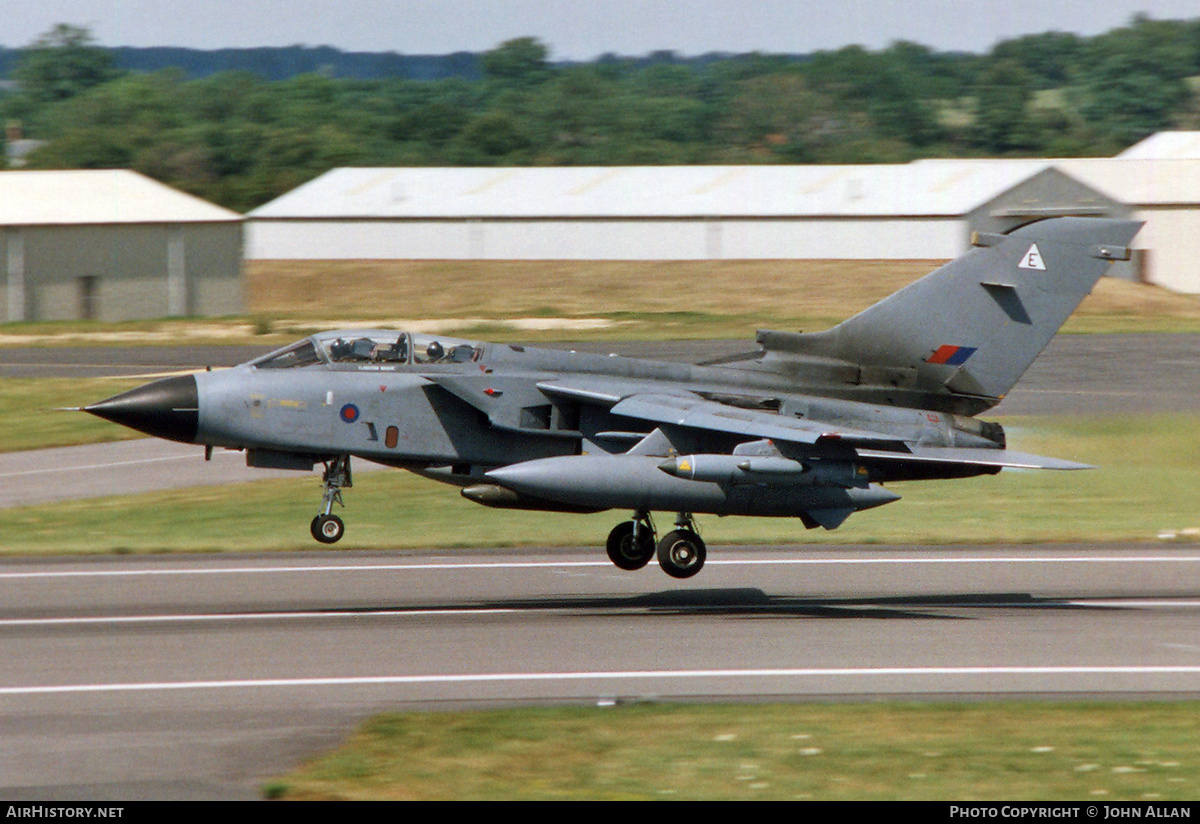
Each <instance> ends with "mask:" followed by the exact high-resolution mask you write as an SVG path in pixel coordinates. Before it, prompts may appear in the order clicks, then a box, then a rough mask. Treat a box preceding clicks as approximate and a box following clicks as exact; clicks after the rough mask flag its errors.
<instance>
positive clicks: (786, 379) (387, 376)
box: [86, 218, 1141, 578]
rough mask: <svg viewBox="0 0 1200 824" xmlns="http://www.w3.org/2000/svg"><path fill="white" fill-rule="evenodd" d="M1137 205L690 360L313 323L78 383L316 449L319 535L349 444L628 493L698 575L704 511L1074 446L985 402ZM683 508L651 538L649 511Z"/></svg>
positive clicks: (680, 570)
mask: <svg viewBox="0 0 1200 824" xmlns="http://www.w3.org/2000/svg"><path fill="white" fill-rule="evenodd" d="M1140 227H1141V224H1140V223H1137V222H1133V221H1125V220H1109V219H1099V218H1052V219H1048V220H1042V221H1038V222H1035V223H1031V224H1027V225H1025V226H1023V227H1021V228H1018V229H1016V230H1014V231H1012V232H1010V233H1008V234H1004V235H980V234H977V235H975V236H974V237H973V238H972V243H973V245H974V246H975V247H976V248H973V249H971V250H970V251H969V252H968V253H967V254H966V255H964V256H963V257H961V258H958V259H957V260H954V261H951V262H950V263H948V264H946V265H945V266H942V267H941V268H939V269H937V270H935V271H934V272H932V273H931V274H929V275H927V276H926V277H924V278H922V279H921V280H919V281H917V282H915V283H913V284H912V285H910V286H908V287H907V288H905V289H902V290H901V291H899V292H897V293H896V294H894V295H892V296H890V297H888V298H886V299H885V300H883V301H881V302H880V303H878V304H876V305H874V306H872V307H870V308H869V309H866V310H865V311H863V312H861V313H860V314H858V315H855V316H854V317H852V318H850V319H849V320H846V321H844V322H843V323H841V324H839V325H838V326H836V327H834V328H833V329H830V330H828V331H824V332H816V333H808V334H801V333H793V332H775V331H760V332H759V333H758V337H757V341H758V344H759V346H760V349H759V350H758V351H756V352H753V353H751V354H747V355H744V356H740V357H734V358H726V359H723V360H721V361H718V362H711V363H706V364H698V365H689V364H678V363H662V362H655V361H648V360H640V359H633V358H622V357H615V356H609V357H604V356H600V355H590V354H580V353H576V352H566V351H557V350H548V349H538V348H534V347H527V346H517V345H513V344H486V343H477V342H474V341H466V340H451V339H448V338H445V337H440V336H431V335H421V334H409V333H407V332H399V331H391V330H382V329H380V330H367V331H363V330H343V331H335V332H326V333H322V334H317V335H313V336H312V337H310V338H306V339H304V340H301V341H299V342H297V343H295V344H293V345H291V346H288V347H286V348H284V349H280V350H278V351H276V352H273V353H271V354H268V355H265V356H264V357H261V358H258V359H257V360H253V361H250V362H248V363H244V364H242V365H240V366H236V367H234V368H232V369H228V370H222V371H215V372H201V373H198V374H195V375H188V376H181V377H171V378H166V379H163V380H158V381H156V382H154V383H150V384H147V385H145V386H142V387H140V388H138V389H134V390H132V391H129V392H125V393H123V394H120V395H117V396H115V397H113V398H110V399H108V400H105V401H101V402H99V403H96V404H93V405H91V406H88V407H86V411H88V412H91V413H92V414H94V415H98V416H100V417H102V418H106V419H108V420H111V421H115V422H117V423H120V424H123V425H125V426H129V427H132V428H134V429H137V430H140V431H142V432H146V433H149V434H151V435H156V436H158V437H162V438H168V439H171V440H174V441H181V442H183V443H195V444H200V445H203V446H204V447H205V450H206V456H211V452H212V449H213V448H214V447H224V448H229V449H240V450H245V451H246V462H247V464H248V465H250V466H254V467H269V468H275V469H295V470H305V471H311V470H312V469H313V468H314V467H315V466H316V464H318V463H321V464H324V476H323V481H324V497H323V500H322V504H321V507H320V511H319V513H318V514H317V516H316V517H315V518H313V521H312V524H311V531H312V534H313V537H315V538H316V539H317V540H318V541H321V542H324V543H333V542H335V541H337V540H338V539H340V538H341V537H342V534H343V531H344V526H343V523H342V521H341V519H340V518H338V516H337V515H334V514H333V512H332V508H333V504H334V503H335V502H336V503H338V504H339V505H340V504H341V503H342V490H343V489H346V488H349V487H350V486H351V473H350V458H351V456H356V457H359V458H364V459H366V460H370V461H375V462H378V463H381V464H386V465H388V466H393V467H400V468H403V469H408V470H411V471H412V472H416V473H418V474H420V475H423V476H425V477H428V478H432V479H434V480H438V481H444V482H446V483H450V484H454V485H456V486H459V487H461V491H462V495H463V496H464V497H466V498H467V499H469V500H471V501H475V502H477V503H480V504H483V505H485V506H491V507H502V508H514V509H530V510H543V511H557V512H599V511H602V510H607V509H623V510H627V511H631V512H632V513H633V514H632V517H631V518H630V519H628V520H625V521H622V522H620V523H618V524H617V525H616V527H614V528H613V530H612V532H611V533H610V534H609V536H608V544H607V548H608V556H609V558H610V559H611V560H612V562H613V563H614V564H616V565H617V566H618V567H620V568H621V569H627V570H634V569H639V568H641V567H643V566H645V565H646V564H647V563H649V561H650V559H651V558H653V557H655V556H657V559H658V563H659V565H660V566H661V567H662V568H663V570H665V571H666V572H667V574H668V575H671V576H674V577H676V578H687V577H690V576H692V575H694V574H696V573H697V572H698V571H699V570H700V568H701V567H702V566H703V565H704V560H705V555H706V548H705V544H704V541H703V540H701V538H700V536H699V534H698V530H697V528H696V524H695V521H694V520H693V514H694V513H713V514H717V515H762V516H787V517H795V518H799V520H800V521H801V523H803V524H804V526H805V527H808V528H810V529H811V528H814V527H817V526H821V527H824V528H826V529H835V528H836V527H838V526H839V525H841V524H842V522H843V521H845V520H846V519H847V518H848V517H849V516H850V515H852V514H853V513H855V512H857V511H859V510H863V509H870V508H872V507H877V506H882V505H883V504H887V503H891V502H892V501H896V500H898V499H899V496H898V495H896V494H895V493H893V492H892V491H891V490H890V489H887V488H885V487H884V486H883V485H884V484H886V483H889V482H894V481H906V480H916V479H921V480H928V479H952V478H965V477H969V476H974V475H984V474H995V473H997V472H999V471H1000V470H1001V469H1002V468H1004V467H1029V468H1043V469H1083V468H1086V467H1085V466H1084V465H1083V464H1077V463H1072V462H1069V461H1062V460H1056V459H1054V458H1044V457H1038V456H1035V455H1026V454H1021V453H1017V452H1011V451H1008V450H1007V449H1006V448H1005V435H1004V430H1003V429H1002V428H1001V426H1000V425H999V424H996V423H989V422H985V421H980V420H977V419H976V418H975V417H974V416H975V415H977V414H979V413H980V412H983V411H985V410H987V409H990V408H991V407H993V406H995V405H996V404H997V403H999V402H1000V400H1001V399H1002V398H1003V397H1004V395H1005V393H1007V392H1008V391H1009V389H1011V388H1012V386H1013V385H1014V384H1015V383H1016V382H1017V380H1018V379H1019V378H1020V376H1021V375H1022V374H1023V373H1024V372H1025V370H1026V369H1027V368H1028V366H1029V365H1030V363H1032V362H1033V360H1034V358H1035V357H1037V355H1038V353H1039V352H1041V351H1042V349H1043V348H1044V347H1045V346H1046V344H1047V343H1048V342H1049V341H1050V339H1051V338H1052V337H1053V336H1054V334H1055V333H1056V332H1057V331H1058V329H1059V327H1060V326H1061V325H1062V324H1063V322H1064V321H1065V320H1066V319H1067V317H1068V316H1069V315H1070V314H1071V312H1072V311H1074V310H1075V307H1076V306H1077V305H1078V304H1079V302H1080V301H1081V300H1082V299H1083V298H1084V296H1085V295H1087V294H1088V292H1090V291H1091V289H1092V287H1093V286H1094V285H1095V283H1096V281H1097V279H1098V278H1099V277H1100V276H1101V275H1103V274H1104V272H1105V271H1106V270H1107V269H1108V267H1109V264H1110V262H1111V261H1114V260H1126V259H1128V258H1129V249H1128V245H1129V243H1130V242H1131V241H1132V239H1133V236H1134V235H1135V234H1136V233H1137V231H1138V229H1139V228H1140ZM655 511H667V512H675V513H678V514H677V517H676V519H675V524H674V528H673V529H671V530H670V531H668V532H667V533H666V534H665V535H664V536H663V537H662V538H661V539H657V536H656V530H655V526H654V523H653V521H652V519H651V512H655Z"/></svg>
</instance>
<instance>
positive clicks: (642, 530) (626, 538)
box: [608, 512, 654, 570]
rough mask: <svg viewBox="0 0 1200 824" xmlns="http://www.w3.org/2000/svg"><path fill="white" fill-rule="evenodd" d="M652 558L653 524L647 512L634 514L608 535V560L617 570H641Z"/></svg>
mask: <svg viewBox="0 0 1200 824" xmlns="http://www.w3.org/2000/svg"><path fill="white" fill-rule="evenodd" d="M653 557H654V522H653V521H651V520H650V513H649V512H637V513H634V516H633V519H632V520H629V521H622V522H621V523H619V524H617V525H616V526H615V527H613V531H612V532H610V533H608V559H609V560H610V561H612V562H613V563H614V564H616V565H617V568H618V569H625V570H635V569H641V568H642V567H644V566H645V565H646V564H648V563H650V559H651V558H653Z"/></svg>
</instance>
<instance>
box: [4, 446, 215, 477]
mask: <svg viewBox="0 0 1200 824" xmlns="http://www.w3.org/2000/svg"><path fill="white" fill-rule="evenodd" d="M218 454H219V455H220V456H221V457H226V456H225V454H224V453H218ZM202 460H204V455H203V453H200V452H197V453H196V454H194V455H167V456H164V457H161V458H138V459H137V460H134V461H112V462H110V463H102V464H88V465H86V466H56V467H52V468H49V469H26V470H24V471H21V472H2V473H0V478H19V477H21V476H23V475H46V474H49V473H52V472H82V471H84V470H87V469H111V468H113V467H115V466H137V465H139V464H149V463H161V462H162V461H202Z"/></svg>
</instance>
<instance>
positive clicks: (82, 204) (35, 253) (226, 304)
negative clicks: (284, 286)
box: [0, 170, 243, 321]
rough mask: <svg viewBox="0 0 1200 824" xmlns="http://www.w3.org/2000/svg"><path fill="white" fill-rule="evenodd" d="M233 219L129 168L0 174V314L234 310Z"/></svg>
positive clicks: (237, 229) (238, 281) (237, 282)
mask: <svg viewBox="0 0 1200 824" xmlns="http://www.w3.org/2000/svg"><path fill="white" fill-rule="evenodd" d="M242 220H243V219H242V216H241V215H239V214H238V213H236V212H231V211H229V210H228V209H222V208H220V207H219V206H214V205H213V204H211V203H208V202H207V201H204V200H201V199H199V198H196V197H193V196H191V195H189V194H185V193H183V192H180V191H178V190H176V189H172V188H171V187H169V186H165V185H163V184H161V183H158V182H156V181H154V180H151V179H150V178H148V177H144V176H142V175H140V174H137V173H136V172H131V171H125V170H111V171H45V172H43V171H16V172H0V307H3V311H4V315H3V316H2V319H3V320H6V321H21V320H80V319H82V320H87V319H94V320H102V321H120V320H132V319H140V318H159V317H166V316H170V315H179V316H183V315H228V314H236V313H238V312H240V311H241V310H242Z"/></svg>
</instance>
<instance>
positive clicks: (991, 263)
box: [759, 217, 1142, 406]
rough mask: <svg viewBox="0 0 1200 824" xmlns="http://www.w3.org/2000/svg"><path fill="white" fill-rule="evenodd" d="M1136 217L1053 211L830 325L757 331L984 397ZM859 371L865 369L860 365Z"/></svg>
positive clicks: (931, 388) (1058, 315) (1116, 255)
mask: <svg viewBox="0 0 1200 824" xmlns="http://www.w3.org/2000/svg"><path fill="white" fill-rule="evenodd" d="M1141 226H1142V224H1141V223H1139V222H1137V221H1130V220H1109V219H1102V218H1073V217H1060V218H1051V219H1048V220H1042V221H1038V222H1036V223H1031V224H1028V225H1026V226H1022V227H1021V228H1019V229H1016V230H1014V231H1013V232H1011V233H1010V234H1007V235H981V236H977V237H976V239H975V241H974V243H975V245H976V246H978V247H982V248H975V249H972V250H971V251H969V252H968V253H967V254H966V255H964V256H963V257H960V258H958V259H956V260H953V261H951V262H950V263H947V264H946V265H945V266H942V267H941V268H939V269H937V270H935V271H933V272H931V273H930V274H928V275H926V276H925V277H923V278H921V279H920V280H918V281H916V282H915V283H913V284H911V285H909V286H907V287H906V288H904V289H901V290H900V291H899V292H897V293H895V294H894V295H892V296H890V297H888V298H885V299H884V300H882V301H880V302H879V303H877V304H875V305H874V306H872V307H870V308H868V309H866V310H864V311H862V312H860V313H859V314H857V315H855V316H854V317H852V318H850V319H848V320H846V321H844V322H843V323H841V324H839V325H838V326H835V327H834V328H833V329H830V330H829V331H827V332H817V333H810V334H803V335H795V334H787V333H780V332H763V333H760V334H759V342H760V343H762V344H763V345H764V346H765V347H766V348H768V349H778V350H781V351H787V352H791V353H794V354H799V355H811V356H818V357H822V358H832V359H835V360H838V361H843V362H847V363H851V364H856V365H858V366H860V367H880V368H882V370H883V371H885V372H892V373H893V374H895V372H896V371H903V372H904V373H908V374H911V375H913V378H914V379H915V384H914V385H913V388H915V389H917V390H918V391H923V392H928V393H934V394H946V393H949V394H955V395H968V396H974V397H977V398H979V399H981V400H984V399H991V403H986V404H985V406H990V405H993V404H994V403H995V402H997V401H998V399H999V398H1002V397H1003V396H1004V395H1005V394H1007V393H1008V391H1009V390H1010V389H1011V388H1012V387H1013V385H1014V384H1015V383H1016V382H1017V380H1018V379H1019V378H1020V377H1021V375H1023V374H1024V373H1025V370H1026V369H1028V368H1029V365H1030V364H1031V363H1033V359H1034V358H1036V357H1037V355H1038V353H1039V352H1041V351H1042V349H1044V348H1045V347H1046V344H1048V343H1049V342H1050V339H1051V338H1052V337H1054V335H1055V333H1056V332H1057V331H1058V330H1059V327H1061V326H1062V325H1063V323H1064V322H1065V321H1066V319H1067V317H1069V316H1070V314H1071V313H1072V312H1073V311H1075V308H1076V307H1077V306H1078V305H1079V303H1080V301H1082V300H1083V298H1084V297H1085V296H1086V295H1087V294H1088V293H1089V292H1090V291H1091V290H1092V287H1093V286H1094V285H1095V284H1096V281H1097V280H1099V278H1100V276H1101V275H1103V274H1104V273H1105V272H1106V271H1108V267H1109V265H1110V263H1111V262H1112V261H1114V260H1125V259H1128V257H1129V250H1128V248H1126V247H1127V246H1128V244H1129V243H1130V241H1132V240H1133V236H1134V235H1136V234H1137V232H1138V230H1139V229H1140V228H1141ZM863 371H864V372H867V371H868V370H866V369H864V370H863Z"/></svg>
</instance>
